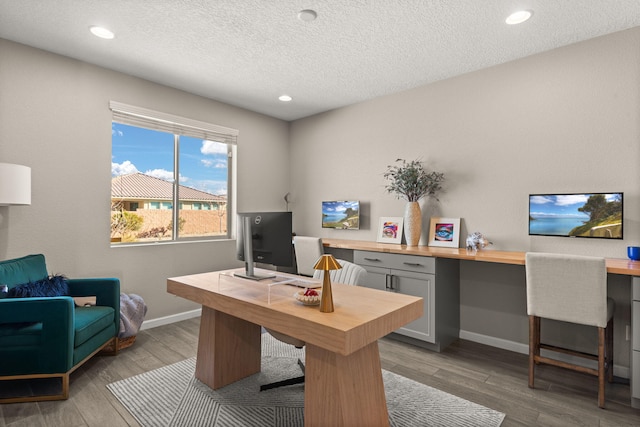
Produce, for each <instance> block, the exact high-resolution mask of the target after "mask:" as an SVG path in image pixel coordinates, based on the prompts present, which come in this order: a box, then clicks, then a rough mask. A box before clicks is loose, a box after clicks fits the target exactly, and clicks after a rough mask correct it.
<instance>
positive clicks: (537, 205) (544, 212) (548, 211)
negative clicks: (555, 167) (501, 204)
mask: <svg viewBox="0 0 640 427" xmlns="http://www.w3.org/2000/svg"><path fill="white" fill-rule="evenodd" d="M589 196H591V194H560V195H533V196H530V197H529V212H530V214H531V215H532V216H534V217H562V218H585V219H588V218H589V214H587V213H584V212H578V208H581V207H582V206H584V204H585V203H587V200H589ZM605 197H606V199H607V201H611V200H613V197H614V195H613V194H606V195H605Z"/></svg>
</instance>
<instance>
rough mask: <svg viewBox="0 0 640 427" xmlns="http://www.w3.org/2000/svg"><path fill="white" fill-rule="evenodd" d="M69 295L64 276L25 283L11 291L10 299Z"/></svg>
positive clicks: (9, 293) (8, 294)
mask: <svg viewBox="0 0 640 427" xmlns="http://www.w3.org/2000/svg"><path fill="white" fill-rule="evenodd" d="M66 295H69V285H68V284H67V278H66V277H64V276H49V277H47V278H45V279H42V280H36V281H35V282H29V283H23V284H21V285H16V286H14V287H12V288H11V289H9V292H8V293H7V297H8V298H29V297H60V296H66Z"/></svg>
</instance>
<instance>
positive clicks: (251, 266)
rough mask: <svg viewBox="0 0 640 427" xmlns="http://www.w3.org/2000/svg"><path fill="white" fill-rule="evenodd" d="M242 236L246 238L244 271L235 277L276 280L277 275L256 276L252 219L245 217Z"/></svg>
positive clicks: (235, 274)
mask: <svg viewBox="0 0 640 427" xmlns="http://www.w3.org/2000/svg"><path fill="white" fill-rule="evenodd" d="M242 235H243V238H244V260H245V263H244V266H245V267H244V271H245V274H242V273H233V275H234V276H237V277H242V278H243V279H249V280H256V281H257V280H266V279H275V277H276V275H275V274H268V275H258V274H255V272H254V270H255V263H254V262H253V240H252V238H251V218H249V217H245V218H243V221H242Z"/></svg>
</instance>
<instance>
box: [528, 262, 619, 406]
mask: <svg viewBox="0 0 640 427" xmlns="http://www.w3.org/2000/svg"><path fill="white" fill-rule="evenodd" d="M526 276H527V314H528V315H529V387H530V388H534V384H533V383H534V370H535V365H537V364H540V363H544V364H549V365H554V366H559V367H561V368H567V369H572V370H575V371H578V372H583V373H587V374H591V375H595V376H597V377H598V406H599V407H601V408H604V389H605V375H607V374H608V375H607V380H608V381H609V382H611V381H612V380H613V310H614V302H613V300H612V299H611V298H607V268H606V264H605V260H604V258H596V257H586V256H576V255H560V254H545V253H527V254H526ZM541 318H545V319H554V320H559V321H563V322H571V323H577V324H582V325H589V326H595V327H597V328H598V354H597V355H586V354H584V353H581V352H576V351H573V350H568V349H563V348H560V347H555V346H550V345H546V344H541V343H540V319H541ZM541 349H544V350H549V351H553V352H559V353H563V354H569V355H571V356H576V357H586V358H588V359H591V360H597V361H598V368H597V369H592V368H588V367H584V366H582V365H576V364H572V363H568V362H564V361H560V360H556V359H552V358H550V357H547V356H542V355H540V350H541ZM607 371H608V372H607Z"/></svg>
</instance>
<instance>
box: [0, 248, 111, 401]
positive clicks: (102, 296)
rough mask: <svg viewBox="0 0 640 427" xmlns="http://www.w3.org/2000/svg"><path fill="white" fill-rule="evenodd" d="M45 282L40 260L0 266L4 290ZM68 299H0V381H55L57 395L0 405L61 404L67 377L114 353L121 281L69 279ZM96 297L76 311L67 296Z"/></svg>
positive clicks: (66, 392)
mask: <svg viewBox="0 0 640 427" xmlns="http://www.w3.org/2000/svg"><path fill="white" fill-rule="evenodd" d="M47 277H48V272H47V267H46V264H45V258H44V255H28V256H25V257H22V258H16V259H12V260H7V261H1V262H0V285H7V286H8V288H9V289H11V288H12V287H15V286H17V285H20V284H23V283H29V282H36V281H39V280H42V279H46V278H47ZM67 282H68V285H69V294H70V296H56V297H34V298H2V299H0V381H13V380H25V379H31V378H60V380H61V387H60V389H61V392H60V393H59V394H52V395H51V394H48V395H44V396H41V395H39V396H18V397H15V396H10V397H7V396H4V395H3V396H0V403H10V402H27V401H40V400H62V399H67V398H68V397H69V375H70V374H71V373H72V372H73V371H74V370H75V369H77V368H78V367H79V366H81V365H82V364H83V363H84V362H85V361H87V360H89V359H90V358H91V357H92V356H93V355H95V354H96V353H98V352H100V351H101V350H102V349H104V348H105V347H108V348H109V349H110V350H111V351H110V353H111V354H114V355H115V354H116V353H117V351H118V331H119V329H120V281H119V280H118V279H116V278H105V279H68V280H67ZM87 296H95V297H96V305H95V306H86V307H77V306H76V305H75V303H74V300H73V298H72V297H87Z"/></svg>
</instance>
